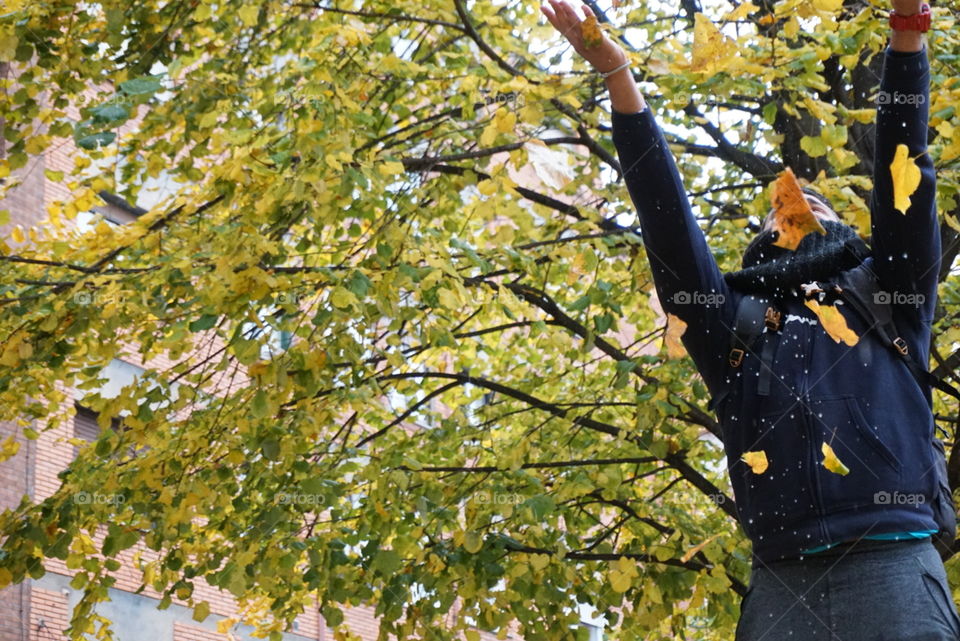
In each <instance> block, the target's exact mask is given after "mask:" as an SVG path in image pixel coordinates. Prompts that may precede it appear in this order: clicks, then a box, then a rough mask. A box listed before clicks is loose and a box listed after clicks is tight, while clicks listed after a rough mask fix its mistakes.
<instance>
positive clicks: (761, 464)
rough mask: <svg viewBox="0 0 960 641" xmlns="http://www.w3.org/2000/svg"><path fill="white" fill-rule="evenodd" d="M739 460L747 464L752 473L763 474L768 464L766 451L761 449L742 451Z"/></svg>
mask: <svg viewBox="0 0 960 641" xmlns="http://www.w3.org/2000/svg"><path fill="white" fill-rule="evenodd" d="M740 460H741V461H743V462H744V463H746V464H747V465H749V466H750V469H751V470H753V473H754V474H763V473H764V472H766V471H767V467H768V466H769V464H768V463H767V453H766V452H764V451H763V450H757V451H756V452H744V453H743V454H742V455H741V456H740Z"/></svg>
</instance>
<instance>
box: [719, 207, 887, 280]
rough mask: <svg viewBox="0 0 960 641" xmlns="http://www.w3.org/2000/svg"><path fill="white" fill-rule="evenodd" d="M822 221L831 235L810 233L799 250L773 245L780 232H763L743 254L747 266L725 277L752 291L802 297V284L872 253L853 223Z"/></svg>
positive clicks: (831, 274)
mask: <svg viewBox="0 0 960 641" xmlns="http://www.w3.org/2000/svg"><path fill="white" fill-rule="evenodd" d="M820 222H821V224H822V225H823V227H824V229H826V230H827V234H826V235H823V234H820V233H818V232H812V233H809V234H807V235H806V236H804V237H803V240H801V241H800V244H799V245H798V246H797V249H796V251H790V250H789V249H784V248H782V247H776V246H774V245H773V241H774V240H776V238H777V234H778V232H776V231H772V230H768V231H762V232H760V233H759V234H757V236H756V237H755V238H754V239H753V240H752V241H751V242H750V244H749V245H748V246H747V249H746V251H744V253H743V261H742V267H743V269H740V270H738V271H735V272H729V273H726V274H724V275H723V278H724V280H725V281H726V282H727V284H728V285H729V286H730V287H732V288H734V289H736V290H738V291H741V292H744V293H748V294H762V295H767V296H769V297H771V298H773V299H783V298H798V297H801V296H802V291H801V290H800V287H799V286H800V284H801V283H809V282H810V281H814V280H816V281H822V280H827V279H830V278H832V277H834V276H837V275H838V274H839V273H840V272H842V271H844V270H846V269H851V268H853V267H856V266H857V265H859V264H860V263H861V262H863V260H864V259H865V258H866V257H867V256H869V255H870V248H869V247H868V246H867V245H866V243H864V242H863V241H862V240H860V237H859V236H858V235H857V232H856V230H855V229H854V228H853V227H851V226H850V225H847V224H845V223H842V222H839V221H835V220H822V221H820Z"/></svg>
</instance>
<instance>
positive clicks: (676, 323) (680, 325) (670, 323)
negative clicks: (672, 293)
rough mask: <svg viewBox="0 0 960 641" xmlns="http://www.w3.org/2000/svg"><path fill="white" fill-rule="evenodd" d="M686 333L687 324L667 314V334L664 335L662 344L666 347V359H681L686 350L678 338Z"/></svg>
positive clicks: (677, 317)
mask: <svg viewBox="0 0 960 641" xmlns="http://www.w3.org/2000/svg"><path fill="white" fill-rule="evenodd" d="M685 331H687V324H686V323H685V322H683V321H682V320H681V319H680V317H679V316H675V315H674V314H667V332H666V334H665V335H664V338H663V342H664V343H665V344H666V346H667V357H668V358H683V356H684V354H686V353H687V350H686V349H685V348H684V347H683V343H682V342H681V341H680V337H681V336H683V333H684V332H685Z"/></svg>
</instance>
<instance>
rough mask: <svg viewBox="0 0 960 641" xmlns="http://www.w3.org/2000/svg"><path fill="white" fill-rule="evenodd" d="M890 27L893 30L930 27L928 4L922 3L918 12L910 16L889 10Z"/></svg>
mask: <svg viewBox="0 0 960 641" xmlns="http://www.w3.org/2000/svg"><path fill="white" fill-rule="evenodd" d="M890 27H891V28H892V29H893V30H895V31H919V32H921V33H923V32H925V31H928V30H929V29H930V5H928V4H927V3H923V5H922V6H921V7H920V12H919V13H915V14H913V15H912V16H901V15H900V14H898V13H897V12H896V11H891V12H890Z"/></svg>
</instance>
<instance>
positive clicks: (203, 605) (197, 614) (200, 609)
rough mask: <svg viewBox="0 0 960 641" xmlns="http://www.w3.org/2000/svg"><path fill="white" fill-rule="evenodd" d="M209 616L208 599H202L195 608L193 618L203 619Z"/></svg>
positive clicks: (196, 619) (195, 619)
mask: <svg viewBox="0 0 960 641" xmlns="http://www.w3.org/2000/svg"><path fill="white" fill-rule="evenodd" d="M208 616H210V604H209V603H207V602H206V601H201V602H200V603H198V604H197V605H196V606H194V608H193V620H194V621H203V620H204V619H206V618H207V617H208Z"/></svg>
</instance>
